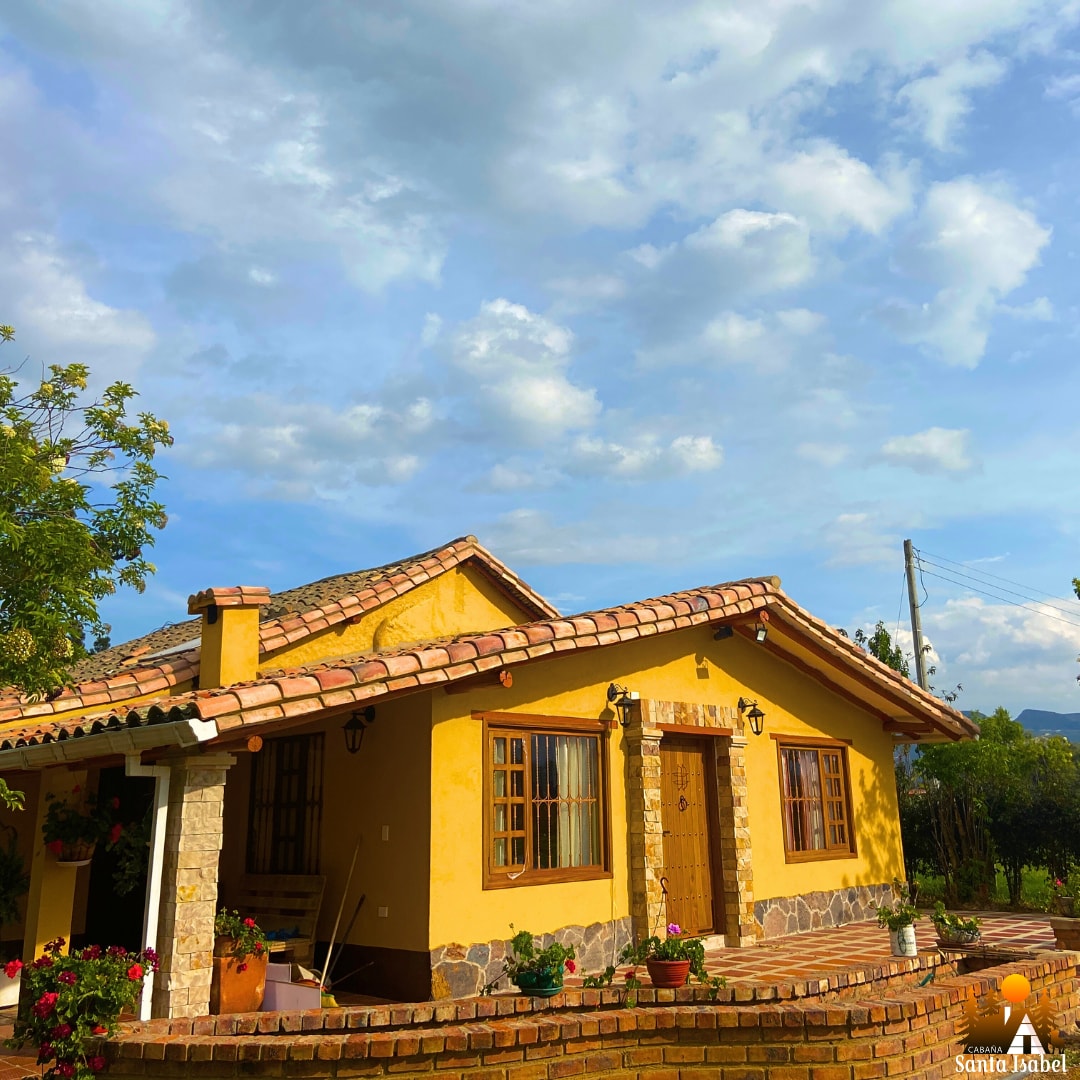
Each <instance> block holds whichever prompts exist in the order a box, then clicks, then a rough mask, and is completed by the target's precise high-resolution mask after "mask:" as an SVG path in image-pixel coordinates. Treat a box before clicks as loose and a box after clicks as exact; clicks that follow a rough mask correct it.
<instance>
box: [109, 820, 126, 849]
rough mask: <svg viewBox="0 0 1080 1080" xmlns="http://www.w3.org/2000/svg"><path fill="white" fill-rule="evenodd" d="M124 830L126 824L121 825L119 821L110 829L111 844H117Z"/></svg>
mask: <svg viewBox="0 0 1080 1080" xmlns="http://www.w3.org/2000/svg"><path fill="white" fill-rule="evenodd" d="M123 831H124V826H123V825H121V824H120V822H119V821H118V822H116V824H114V825H113V827H112V828H111V829H110V830H109V843H110V844H115V843H116V841H117V840H119V839H120V836H121V834H122V833H123Z"/></svg>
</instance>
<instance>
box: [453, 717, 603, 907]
mask: <svg viewBox="0 0 1080 1080" xmlns="http://www.w3.org/2000/svg"><path fill="white" fill-rule="evenodd" d="M473 717H474V718H475V719H478V720H481V721H482V722H483V740H484V747H483V785H482V788H483V796H482V798H483V816H484V827H483V830H482V832H483V843H484V851H483V868H484V870H483V887H484V889H512V888H520V887H523V886H528V885H555V884H560V883H564V882H570V881H598V880H602V879H604V878H610V877H611V876H612V869H611V812H610V798H609V791H608V788H609V784H608V772H609V769H608V761H609V748H608V738H607V734H608V732H609V731H610V725H609V724H607V723H606V722H605V721H603V720H594V719H587V718H583V717H576V716H539V715H533V714H526V713H502V712H486V713H481V712H474V713H473ZM499 733H505V734H506V735H507V736H515V735H516V736H518V737H522V736H524V737H525V740H526V754H525V762H524V770H525V787H524V790H525V800H524V801H525V826H526V827H525V869H524V870H523V871H521V872H519V873H518V872H516V871H513V870H507V869H504V868H502V867H496V866H495V861H494V855H495V852H494V843H493V839H494V838H493V834H494V820H493V819H494V816H495V814H494V805H495V804H494V793H493V791H492V771H493V766H494V762H493V760H492V758H493V753H492V739H493V738H494V737H495V736H496V735H497V734H499ZM533 735H586V736H593V737H595V738H596V741H597V751H598V753H597V772H598V780H599V788H600V790H599V798H598V802H599V812H600V848H601V852H600V854H601V862H600V863H599V864H597V865H593V866H561V867H556V868H554V869H549V870H534V869H532V868H531V863H532V854H533V837H532V830H531V828H530V824H531V821H532V817H531V814H530V812H529V809H530V806H531V801H532V782H531V778H530V776H529V766H528V752H529V751H528V747H529V742H530V737H531V736H533ZM513 873H516V875H517V876H515V877H511V876H510V875H511V874H513Z"/></svg>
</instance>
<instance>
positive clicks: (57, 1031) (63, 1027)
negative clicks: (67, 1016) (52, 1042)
mask: <svg viewBox="0 0 1080 1080" xmlns="http://www.w3.org/2000/svg"><path fill="white" fill-rule="evenodd" d="M49 1034H50V1035H51V1036H52V1037H53V1038H54V1039H66V1038H67V1037H68V1036H69V1035H70V1034H71V1025H70V1024H57V1025H56V1027H54V1028H53V1029H52V1031H50V1032H49Z"/></svg>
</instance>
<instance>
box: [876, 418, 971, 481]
mask: <svg viewBox="0 0 1080 1080" xmlns="http://www.w3.org/2000/svg"><path fill="white" fill-rule="evenodd" d="M970 441H971V433H970V432H969V431H967V430H962V429H956V428H940V427H932V428H927V429H926V431H920V432H917V433H916V434H914V435H896V436H894V437H893V438H891V439H887V440H886V441H885V443H884V445H883V446H882V447H881V456H882V457H883V458H884V459H885V460H886V461H887V462H889V464H890V465H902V466H905V467H907V468H909V469H914V470H915V471H916V472H920V473H941V472H966V471H967V470H968V469H970V468H972V466H973V465H974V462H973V461H972V459H971V456H970V448H969V443H970Z"/></svg>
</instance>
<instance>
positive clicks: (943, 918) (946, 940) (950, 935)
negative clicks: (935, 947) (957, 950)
mask: <svg viewBox="0 0 1080 1080" xmlns="http://www.w3.org/2000/svg"><path fill="white" fill-rule="evenodd" d="M930 921H931V922H932V923H933V924H934V929H935V930H937V936H938V944H940V945H971V944H973V943H974V942H976V941H978V940H979V938H980V937H982V930H981V929H980V927H981V926H982V919H978V918H974V917H973V918H970V919H965V918H963V917H962V916H960V915H950V914H949V913H948V912H947V911H946V910H945V905H944V904H943V903H942V902H941V901H940V900H938V901H937V903H936V904H934V914H933V915H931V916H930Z"/></svg>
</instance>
